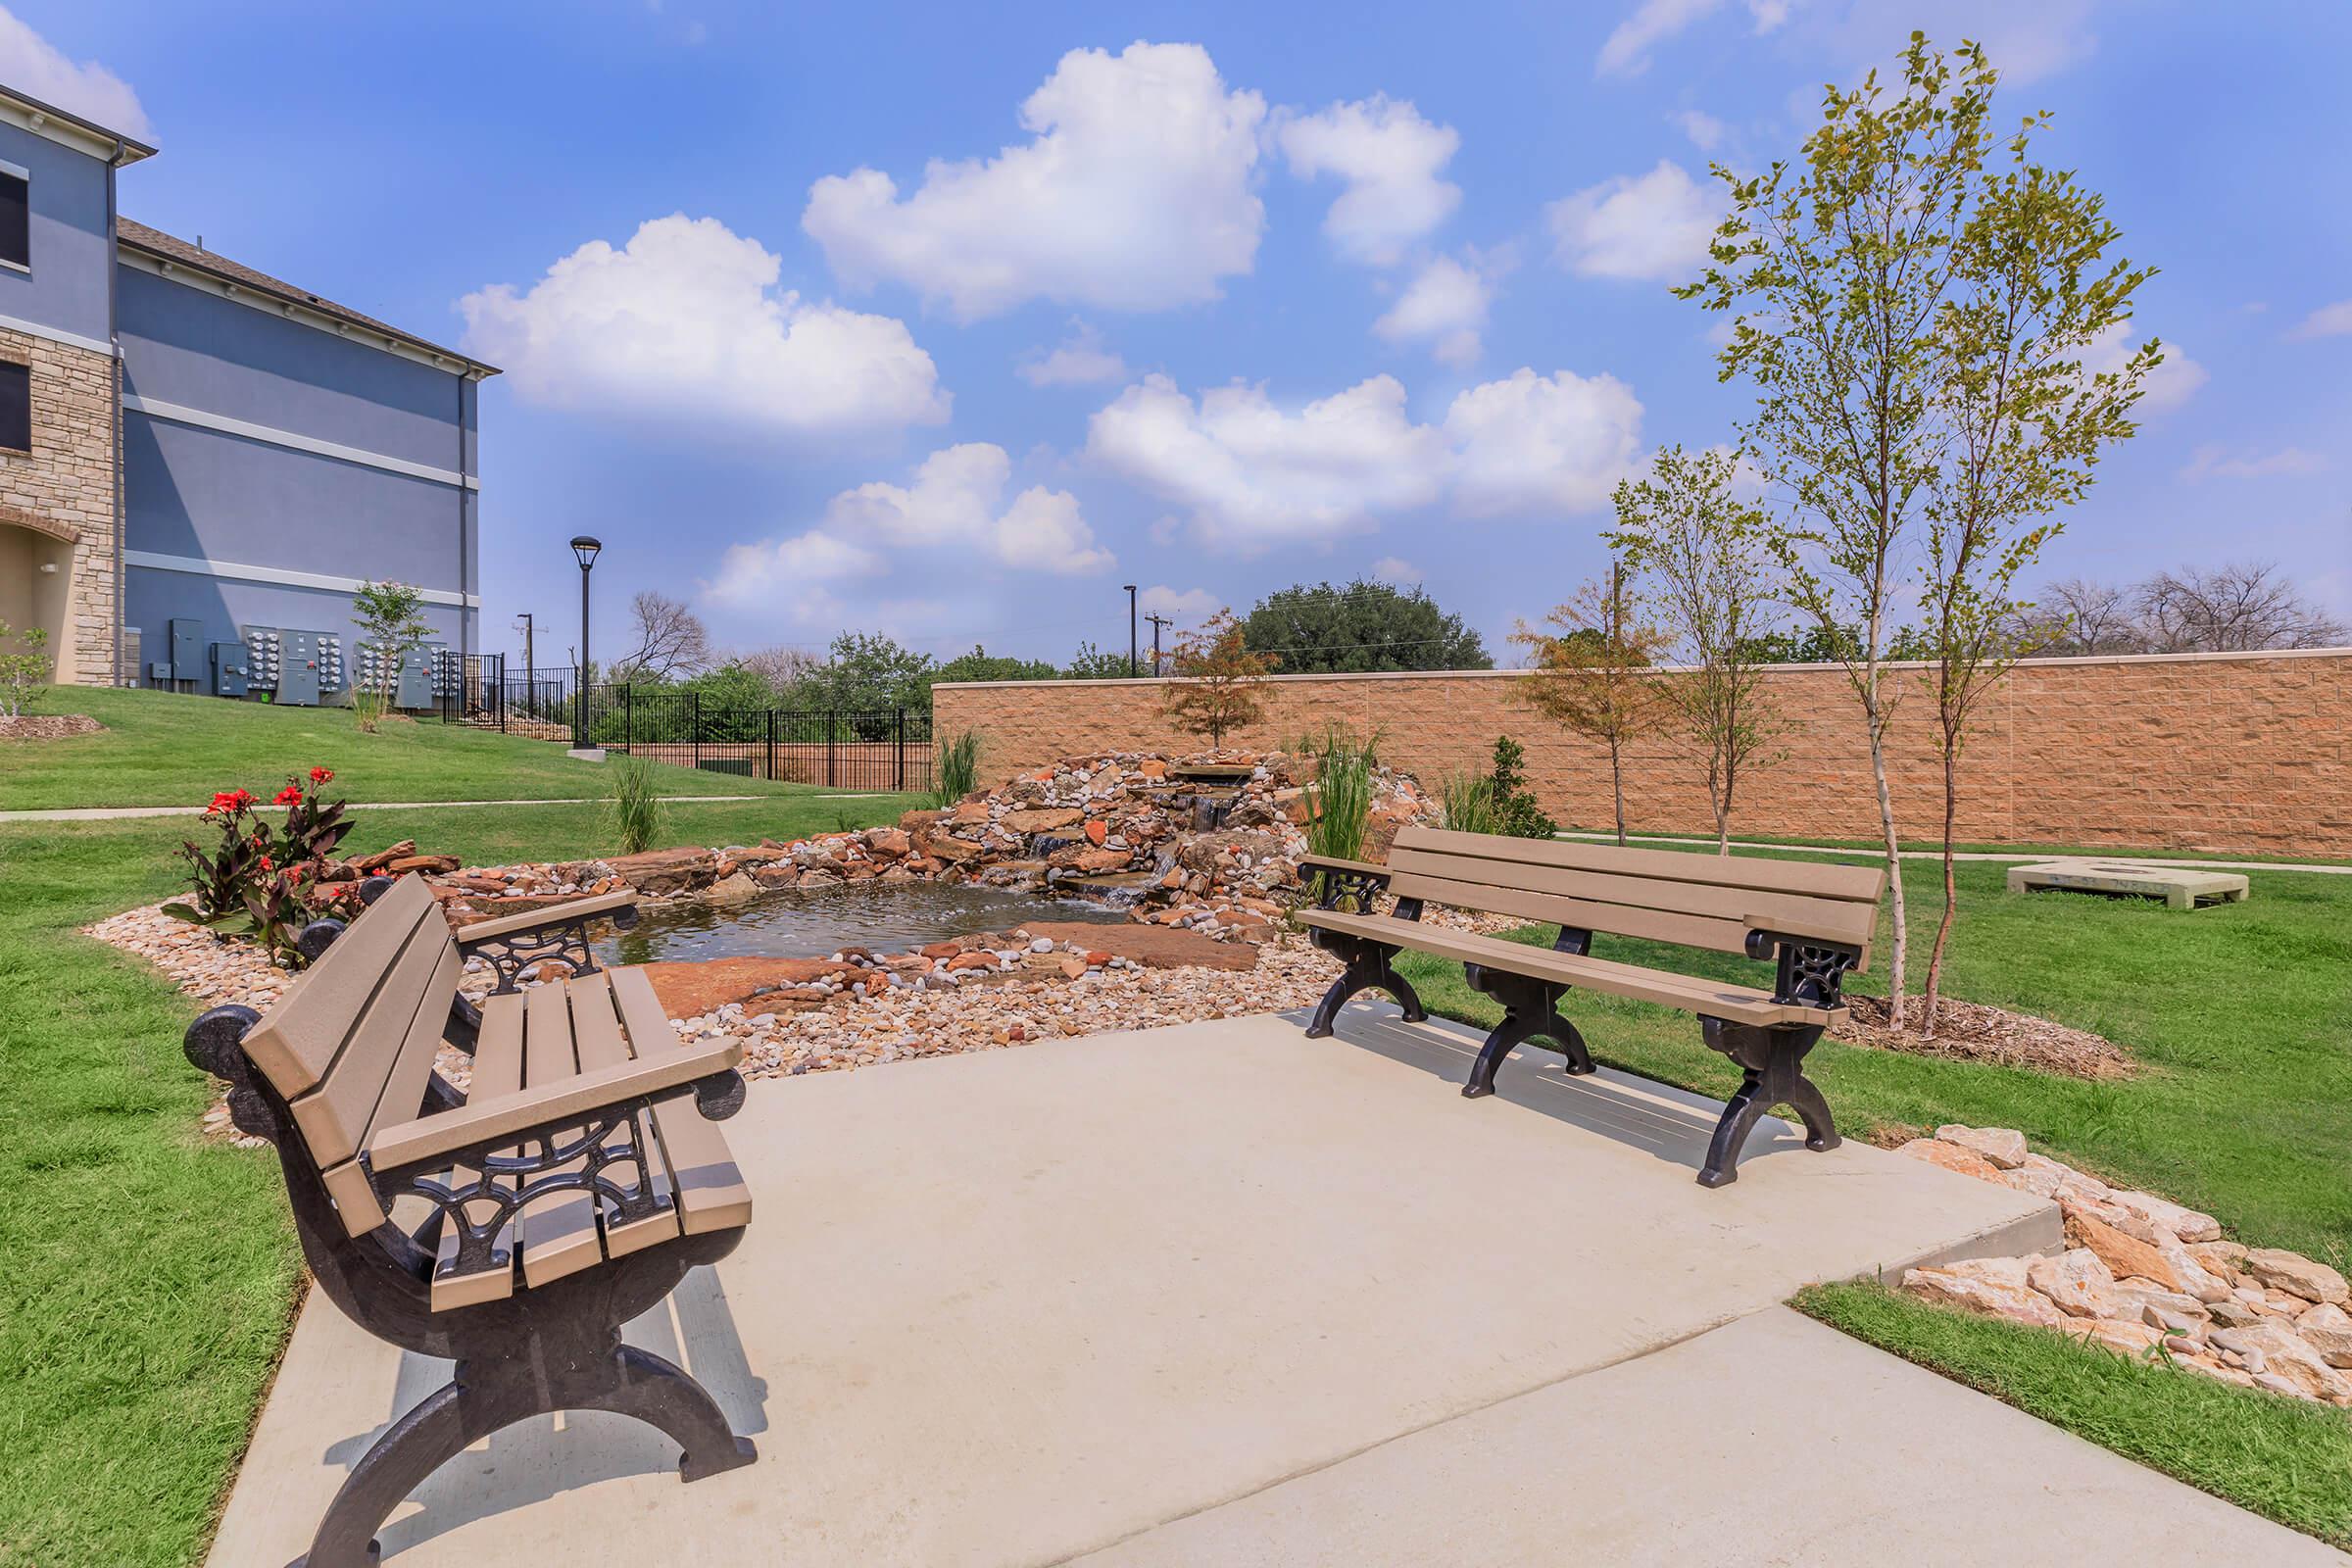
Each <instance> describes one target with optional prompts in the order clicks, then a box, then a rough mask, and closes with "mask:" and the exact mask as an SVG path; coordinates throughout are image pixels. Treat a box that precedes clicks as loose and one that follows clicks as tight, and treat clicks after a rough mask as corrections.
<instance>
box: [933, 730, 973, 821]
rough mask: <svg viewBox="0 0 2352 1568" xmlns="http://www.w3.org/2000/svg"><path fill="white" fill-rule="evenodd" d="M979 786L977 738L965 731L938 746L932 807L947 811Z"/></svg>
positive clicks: (970, 732) (969, 731)
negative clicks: (937, 768) (937, 781)
mask: <svg viewBox="0 0 2352 1568" xmlns="http://www.w3.org/2000/svg"><path fill="white" fill-rule="evenodd" d="M979 787H980V735H979V732H978V731H977V730H968V729H967V730H965V731H963V732H962V733H961V734H959V735H957V736H956V738H955V739H953V740H948V741H942V742H941V743H940V747H939V783H938V785H937V787H936V788H934V789H933V790H932V791H931V804H932V805H933V806H936V807H938V808H940V809H943V810H944V809H947V808H948V807H951V806H954V805H955V804H956V802H957V801H960V800H962V799H963V798H964V797H965V796H966V795H969V794H971V793H972V791H974V790H976V789H978V788H979Z"/></svg>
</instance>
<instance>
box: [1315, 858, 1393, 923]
mask: <svg viewBox="0 0 2352 1568" xmlns="http://www.w3.org/2000/svg"><path fill="white" fill-rule="evenodd" d="M1314 874H1315V875H1316V876H1318V877H1320V878H1322V881H1323V892H1322V896H1321V897H1320V898H1318V899H1316V900H1315V907H1316V908H1318V909H1332V910H1337V909H1338V908H1339V907H1340V904H1341V902H1342V901H1343V900H1347V901H1352V902H1353V904H1354V905H1355V907H1356V909H1357V911H1358V912H1359V913H1366V914H1368V913H1370V912H1371V909H1372V901H1373V900H1374V899H1376V898H1378V897H1379V896H1380V895H1381V893H1383V892H1384V891H1386V889H1387V888H1388V885H1389V879H1388V876H1387V874H1386V873H1385V872H1377V871H1350V870H1348V869H1346V868H1345V867H1341V866H1328V865H1325V866H1316V867H1315V868H1314Z"/></svg>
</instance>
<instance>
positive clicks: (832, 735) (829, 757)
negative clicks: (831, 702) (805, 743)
mask: <svg viewBox="0 0 2352 1568" xmlns="http://www.w3.org/2000/svg"><path fill="white" fill-rule="evenodd" d="M840 758H841V715H840V714H839V713H836V712H834V711H831V710H829V709H828V710H827V711H826V712H825V788H827V789H832V788H834V787H835V784H836V780H835V779H834V776H833V775H834V771H835V764H836V763H837V762H838V761H839V760H840Z"/></svg>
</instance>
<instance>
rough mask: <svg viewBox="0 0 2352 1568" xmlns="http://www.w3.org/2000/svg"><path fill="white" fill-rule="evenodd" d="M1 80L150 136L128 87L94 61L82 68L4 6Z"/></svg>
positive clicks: (83, 115) (0, 26)
mask: <svg viewBox="0 0 2352 1568" xmlns="http://www.w3.org/2000/svg"><path fill="white" fill-rule="evenodd" d="M0 81H5V82H7V83H8V84H9V85H10V86H11V87H13V88H15V89H16V90H17V91H19V92H21V93H24V94H25V96H26V97H28V98H38V99H39V100H41V102H43V103H48V104H55V105H57V107H58V108H60V109H65V110H71V111H72V112H73V113H74V114H76V115H79V116H80V117H81V118H82V119H84V120H89V121H94V122H96V123H99V124H101V125H104V126H105V127H106V128H107V129H109V130H119V131H121V132H123V134H124V135H125V136H141V137H144V136H146V135H148V134H149V133H150V132H149V126H148V124H147V111H146V110H144V109H142V108H140V107H139V95H138V94H137V93H135V92H133V91H131V89H130V83H128V82H126V81H124V80H123V78H122V77H121V76H118V75H116V74H115V73H113V72H111V71H109V70H107V69H106V68H105V67H104V66H102V65H100V64H98V62H97V61H95V60H85V61H83V62H81V63H80V64H79V65H76V64H74V63H73V61H72V60H69V59H68V58H66V55H65V53H64V52H63V51H62V50H60V49H59V48H58V47H57V46H56V45H55V44H53V43H51V42H50V41H49V40H48V39H46V38H44V37H42V36H41V35H40V34H39V33H37V32H35V31H33V30H32V28H31V27H29V26H27V25H25V22H24V21H23V19H21V18H20V17H18V16H17V14H16V13H15V12H13V11H10V10H9V9H8V8H7V7H5V6H0Z"/></svg>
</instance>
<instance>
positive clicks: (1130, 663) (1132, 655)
mask: <svg viewBox="0 0 2352 1568" xmlns="http://www.w3.org/2000/svg"><path fill="white" fill-rule="evenodd" d="M1120 586H1121V587H1123V588H1125V589H1126V590H1127V678H1128V679H1129V680H1133V679H1135V677H1136V667H1135V666H1136V653H1137V642H1136V635H1135V584H1133V583H1131V582H1130V583H1122V584H1120Z"/></svg>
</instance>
